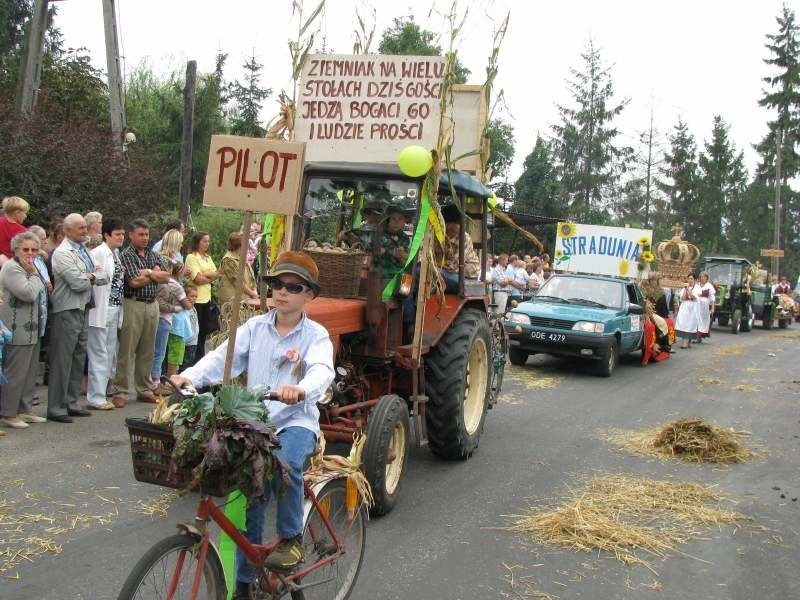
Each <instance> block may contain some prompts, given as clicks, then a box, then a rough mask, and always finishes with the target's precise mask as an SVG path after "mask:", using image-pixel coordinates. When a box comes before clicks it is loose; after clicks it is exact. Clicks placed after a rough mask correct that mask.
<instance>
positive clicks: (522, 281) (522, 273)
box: [487, 253, 550, 312]
mask: <svg viewBox="0 0 800 600" xmlns="http://www.w3.org/2000/svg"><path fill="white" fill-rule="evenodd" d="M549 276H550V256H549V255H548V254H547V253H542V254H540V255H539V256H532V255H530V254H525V255H524V256H519V255H517V254H500V255H498V256H494V257H492V258H491V264H490V268H489V270H488V273H487V279H488V281H489V282H490V284H491V286H492V295H493V297H494V303H495V304H497V311H498V312H505V309H506V304H507V303H508V301H509V300H516V301H517V302H521V301H523V300H529V299H530V298H531V296H533V295H534V294H535V293H536V291H537V290H538V289H539V286H540V285H542V283H544V281H545V279H546V278H547V277H549Z"/></svg>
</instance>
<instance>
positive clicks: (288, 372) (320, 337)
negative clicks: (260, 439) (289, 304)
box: [181, 310, 334, 435]
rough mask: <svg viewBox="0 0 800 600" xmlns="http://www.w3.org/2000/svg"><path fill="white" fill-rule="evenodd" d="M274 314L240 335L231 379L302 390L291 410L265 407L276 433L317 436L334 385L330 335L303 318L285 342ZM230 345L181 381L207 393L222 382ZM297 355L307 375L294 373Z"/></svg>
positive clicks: (270, 404)
mask: <svg viewBox="0 0 800 600" xmlns="http://www.w3.org/2000/svg"><path fill="white" fill-rule="evenodd" d="M276 314H277V313H276V311H274V310H272V311H270V312H268V313H267V314H266V315H259V316H257V317H253V318H252V319H250V320H249V321H247V322H246V323H245V324H244V325H242V326H241V327H240V328H239V329H238V330H237V331H236V348H235V351H234V354H233V365H232V369H231V376H233V377H236V376H237V375H239V374H240V373H242V372H243V371H245V370H246V371H247V387H248V388H254V387H258V386H267V387H268V388H269V389H271V390H277V389H278V388H279V387H281V386H282V385H298V386H300V387H301V388H303V389H304V390H305V398H304V399H303V400H301V401H300V402H298V403H297V404H294V405H292V406H289V405H287V404H283V403H282V402H277V401H268V402H266V405H267V411H269V418H270V420H271V421H272V422H273V423H274V424H275V427H276V428H277V430H278V431H281V430H282V429H286V428H287V427H305V428H306V429H310V430H311V431H313V432H314V433H316V434H317V435H319V409H318V408H317V402H319V401H320V400H322V398H323V396H324V395H325V392H326V391H327V390H328V388H329V387H330V385H331V382H333V377H334V372H333V344H332V343H331V338H330V335H329V334H328V331H327V330H326V329H325V328H324V327H323V326H322V325H320V324H319V323H317V322H316V321H312V320H311V319H309V318H308V317H306V316H305V315H303V317H302V318H301V319H300V322H299V323H298V324H297V325H296V326H295V327H294V329H292V330H291V331H290V332H289V333H288V334H286V335H285V336H283V337H281V335H280V334H279V333H278V330H277V328H276V327H275V316H276ZM227 351H228V342H227V341H226V342H224V343H223V344H222V345H221V346H219V347H218V348H216V349H215V350H214V351H213V352H209V353H208V354H206V355H205V356H204V357H203V358H202V359H201V360H200V361H199V362H198V363H197V364H196V365H194V366H193V367H190V368H189V369H186V370H185V371H184V372H183V373H181V375H183V376H184V377H187V378H188V379H189V380H190V381H191V382H192V384H193V385H194V386H195V387H198V388H200V387H206V386H208V385H213V384H217V383H219V382H221V381H222V374H223V371H224V368H225V355H226V354H227ZM290 351H297V353H299V356H300V358H301V359H302V360H303V361H305V373H303V374H302V376H301V377H300V378H299V380H298V377H297V374H296V373H293V371H294V370H295V367H296V366H297V363H293V362H290V361H288V360H287V359H286V357H287V353H289V352H290Z"/></svg>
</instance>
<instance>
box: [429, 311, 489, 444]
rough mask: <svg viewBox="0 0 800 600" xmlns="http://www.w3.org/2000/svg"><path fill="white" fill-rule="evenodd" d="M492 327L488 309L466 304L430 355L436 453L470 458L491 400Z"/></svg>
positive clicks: (431, 433)
mask: <svg viewBox="0 0 800 600" xmlns="http://www.w3.org/2000/svg"><path fill="white" fill-rule="evenodd" d="M491 347H492V340H491V331H490V329H489V319H488V317H487V316H486V313H485V312H481V311H478V310H475V309H473V308H467V309H464V310H463V311H462V312H461V313H460V314H459V315H458V316H457V317H456V318H455V319H454V320H453V323H452V324H451V325H450V328H449V329H448V330H447V331H446V332H445V333H444V335H443V336H442V338H441V339H440V340H439V343H438V344H436V346H435V347H434V348H433V349H432V350H431V353H430V355H429V356H428V358H427V360H426V361H425V365H426V368H427V372H426V374H425V381H426V389H427V392H428V406H427V410H426V415H427V424H428V445H429V446H430V449H431V452H433V453H434V454H435V455H436V456H439V457H441V458H448V459H465V458H469V457H470V456H471V455H472V453H473V452H474V451H475V448H477V447H478V442H479V440H480V437H481V433H482V432H483V422H484V420H485V418H486V409H487V406H488V402H489V391H490V390H489V387H490V384H489V381H490V380H491V370H492V362H491Z"/></svg>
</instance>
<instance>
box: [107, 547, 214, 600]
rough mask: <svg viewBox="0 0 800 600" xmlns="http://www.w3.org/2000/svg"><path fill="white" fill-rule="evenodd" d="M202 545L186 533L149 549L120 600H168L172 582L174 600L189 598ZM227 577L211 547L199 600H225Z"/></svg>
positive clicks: (126, 584)
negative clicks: (173, 582) (173, 584)
mask: <svg viewBox="0 0 800 600" xmlns="http://www.w3.org/2000/svg"><path fill="white" fill-rule="evenodd" d="M199 554H200V544H199V543H198V541H197V539H196V538H194V537H192V536H190V535H184V534H176V535H173V536H170V537H168V538H165V539H163V540H161V541H160V542H158V543H157V544H156V545H155V546H153V547H152V548H150V550H148V551H147V552H146V553H145V555H144V556H143V557H142V558H140V559H139V562H138V563H136V566H135V567H133V570H132V571H131V574H130V575H128V578H127V579H126V580H125V585H123V586H122V591H121V592H120V593H119V596H118V600H165V599H166V598H167V594H168V591H169V588H170V585H171V582H172V581H175V582H176V589H175V595H174V596H172V597H173V598H174V599H175V600H182V599H188V598H189V594H190V593H191V589H192V581H193V580H194V576H195V573H196V572H197V561H198V557H199ZM227 597H228V591H227V588H226V587H225V574H224V572H223V570H222V563H221V562H220V560H219V556H218V555H217V552H216V550H215V549H214V547H213V546H211V545H210V544H209V547H208V552H207V553H206V559H205V562H204V564H203V575H202V579H201V580H200V589H199V590H198V592H197V600H226V599H227Z"/></svg>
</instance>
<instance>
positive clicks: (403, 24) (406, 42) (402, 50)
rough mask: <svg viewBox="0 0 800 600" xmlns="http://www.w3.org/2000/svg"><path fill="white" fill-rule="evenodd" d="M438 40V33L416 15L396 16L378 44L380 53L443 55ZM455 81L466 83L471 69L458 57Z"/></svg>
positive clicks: (454, 67) (455, 67)
mask: <svg viewBox="0 0 800 600" xmlns="http://www.w3.org/2000/svg"><path fill="white" fill-rule="evenodd" d="M435 42H436V34H435V33H433V32H432V31H428V30H426V29H423V28H422V27H420V26H419V25H418V24H417V22H416V21H415V20H414V15H408V16H407V17H396V18H395V19H394V21H393V22H392V26H391V27H390V28H389V29H387V30H385V31H384V32H383V34H382V35H381V42H380V44H378V52H379V53H380V54H407V55H410V56H442V55H443V51H442V47H441V46H439V45H438V44H436V43H435ZM453 71H454V75H455V83H466V82H467V78H468V77H469V74H470V71H469V69H467V68H466V67H465V66H464V65H463V64H461V61H460V60H459V59H458V57H456V61H455V65H454V66H453Z"/></svg>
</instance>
